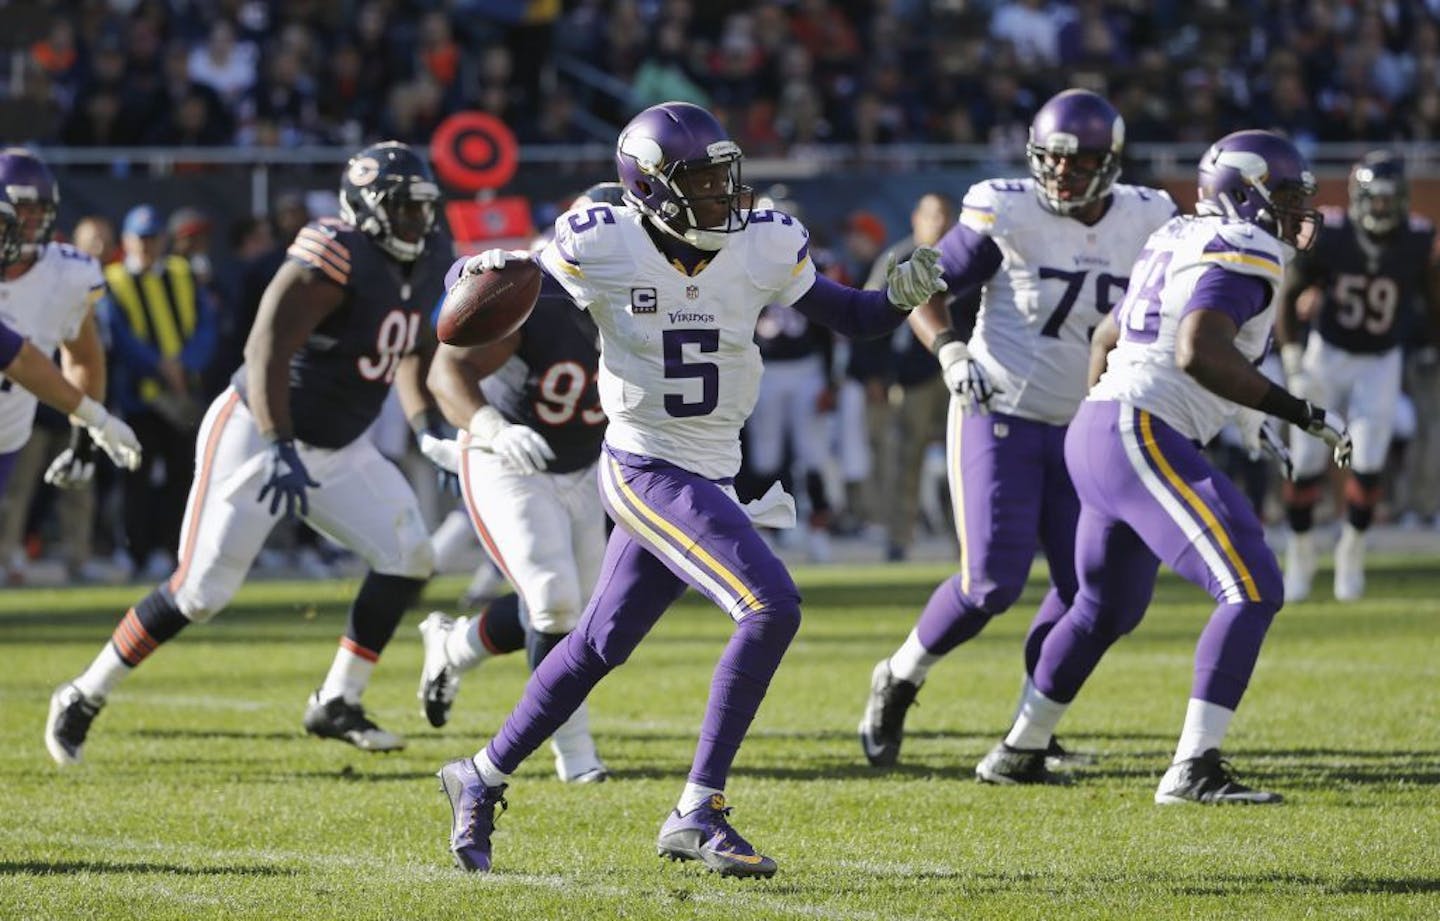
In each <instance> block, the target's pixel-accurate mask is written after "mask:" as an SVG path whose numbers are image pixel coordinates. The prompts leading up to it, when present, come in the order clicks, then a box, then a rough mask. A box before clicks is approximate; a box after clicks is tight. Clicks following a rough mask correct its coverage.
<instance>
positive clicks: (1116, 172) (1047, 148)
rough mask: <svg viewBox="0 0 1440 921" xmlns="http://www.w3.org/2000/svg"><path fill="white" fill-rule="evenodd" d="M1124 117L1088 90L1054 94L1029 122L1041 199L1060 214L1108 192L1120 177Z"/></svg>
mask: <svg viewBox="0 0 1440 921" xmlns="http://www.w3.org/2000/svg"><path fill="white" fill-rule="evenodd" d="M1124 147H1125V119H1123V118H1121V117H1120V113H1119V112H1117V111H1115V107H1114V106H1112V105H1111V104H1110V103H1108V102H1106V101H1105V98H1104V97H1103V96H1099V95H1097V94H1095V93H1092V92H1090V91H1089V90H1065V91H1064V92H1062V93H1057V94H1056V95H1055V96H1052V97H1051V98H1050V101H1049V102H1047V103H1045V104H1044V105H1043V106H1041V107H1040V111H1039V112H1036V113H1035V120H1034V121H1032V122H1031V123H1030V142H1029V143H1028V144H1026V145H1025V154H1026V156H1027V157H1029V159H1030V175H1031V176H1034V177H1035V186H1036V189H1037V190H1038V192H1039V193H1040V201H1041V202H1042V203H1044V205H1045V207H1047V208H1049V209H1050V210H1051V211H1054V212H1055V213H1056V214H1073V213H1074V212H1076V211H1079V210H1080V209H1082V208H1084V207H1085V206H1086V205H1090V204H1093V203H1095V202H1097V201H1099V200H1101V199H1102V198H1104V197H1105V196H1106V195H1109V194H1110V187H1111V186H1112V185H1114V184H1115V180H1116V179H1117V178H1119V176H1120V153H1121V151H1122V150H1123V149H1124Z"/></svg>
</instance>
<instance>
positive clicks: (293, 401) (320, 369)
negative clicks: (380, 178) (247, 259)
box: [232, 219, 453, 448]
mask: <svg viewBox="0 0 1440 921" xmlns="http://www.w3.org/2000/svg"><path fill="white" fill-rule="evenodd" d="M285 255H286V258H288V259H290V260H292V261H294V262H298V263H300V264H301V265H304V266H306V267H307V268H311V269H314V270H316V271H318V272H320V273H321V274H322V275H323V276H324V277H326V278H328V279H329V280H331V281H333V282H334V283H335V284H337V285H340V286H341V287H343V288H344V289H345V295H346V296H345V299H344V301H342V302H341V304H340V307H339V309H337V310H336V311H335V312H333V313H331V314H330V315H329V316H328V317H326V318H325V319H324V320H323V321H322V322H321V323H320V325H319V327H318V328H316V330H315V331H314V332H312V333H311V334H310V338H309V339H308V340H306V342H305V344H304V345H302V346H301V347H300V349H299V351H297V352H296V353H295V355H294V357H293V358H291V359H290V418H291V421H292V423H293V425H294V430H295V437H296V438H297V439H299V440H300V441H303V442H305V443H306V444H309V445H314V446H315V447H317V448H341V447H344V446H345V445H347V444H349V443H350V442H352V441H354V440H355V439H356V438H359V437H360V436H361V435H362V434H364V432H365V430H366V429H367V428H369V427H370V424H371V423H372V422H374V421H375V417H376V416H377V415H379V413H380V407H381V405H382V404H383V403H384V402H385V396H386V395H387V394H388V393H389V392H390V385H391V384H392V383H393V382H394V380H395V371H396V369H397V368H399V366H400V359H402V358H404V357H405V356H406V355H409V354H410V353H411V352H413V351H414V350H415V343H416V341H417V339H418V338H419V332H420V324H422V323H424V322H425V321H426V317H427V315H428V314H429V312H430V309H431V307H433V306H434V304H435V303H436V301H438V300H439V299H440V298H441V296H442V295H443V294H444V293H445V288H444V280H445V272H446V270H447V269H449V268H450V263H451V261H452V258H453V257H452V254H451V248H450V245H449V243H448V241H446V240H444V239H443V238H441V237H438V236H433V237H431V239H430V241H429V242H428V243H427V244H426V246H425V250H424V252H422V253H421V254H420V258H419V259H416V260H415V261H414V262H413V263H410V264H409V266H408V271H406V268H405V267H403V266H402V264H401V263H397V262H396V261H395V260H393V259H391V258H390V257H389V256H387V255H386V254H385V252H384V251H383V250H382V249H380V247H379V246H378V245H376V243H375V242H374V241H373V240H371V239H370V238H369V237H368V236H366V235H365V234H363V233H361V232H360V231H358V230H356V229H355V228H354V227H351V226H350V225H349V224H346V223H343V222H341V221H337V220H330V219H325V220H320V221H313V222H311V223H310V224H308V225H306V226H305V227H304V228H302V229H301V231H300V233H299V234H297V235H296V237H295V242H294V243H292V244H290V248H289V250H287V251H286V254H285ZM232 381H233V382H234V384H235V386H236V389H238V390H239V391H240V394H241V396H242V397H246V398H247V399H248V396H247V395H246V392H245V391H246V387H245V366H244V365H242V366H241V367H240V369H239V370H238V371H236V372H235V376H234V377H233V378H232Z"/></svg>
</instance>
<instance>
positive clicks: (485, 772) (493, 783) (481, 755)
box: [475, 748, 510, 787]
mask: <svg viewBox="0 0 1440 921" xmlns="http://www.w3.org/2000/svg"><path fill="white" fill-rule="evenodd" d="M475 770H476V772H477V773H479V775H480V782H481V783H483V784H485V786H487V787H498V786H500V785H501V784H502V783H509V782H510V775H509V774H506V773H505V772H504V771H502V770H500V769H499V768H497V767H496V766H495V765H494V763H492V762H491V761H490V751H489V749H488V748H482V749H480V750H479V751H478V752H476V753H475Z"/></svg>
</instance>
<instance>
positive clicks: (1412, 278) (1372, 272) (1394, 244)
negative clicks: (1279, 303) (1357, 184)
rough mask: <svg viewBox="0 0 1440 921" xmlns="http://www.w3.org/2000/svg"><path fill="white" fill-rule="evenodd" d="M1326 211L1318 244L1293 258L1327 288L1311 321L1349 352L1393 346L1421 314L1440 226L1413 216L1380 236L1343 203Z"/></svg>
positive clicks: (1305, 279) (1306, 280) (1310, 280)
mask: <svg viewBox="0 0 1440 921" xmlns="http://www.w3.org/2000/svg"><path fill="white" fill-rule="evenodd" d="M1324 214H1325V223H1324V225H1323V226H1322V227H1321V229H1320V236H1319V238H1318V239H1317V240H1316V242H1315V246H1314V247H1313V248H1311V249H1310V250H1309V251H1308V252H1304V253H1300V254H1298V256H1297V257H1296V259H1295V260H1294V271H1295V272H1296V274H1297V277H1298V278H1299V279H1300V280H1301V284H1302V285H1303V286H1305V287H1309V286H1311V285H1319V286H1320V287H1321V288H1322V289H1323V291H1324V295H1323V299H1322V301H1321V304H1320V312H1319V315H1318V317H1316V318H1315V319H1314V320H1312V321H1311V322H1312V324H1313V325H1314V326H1315V328H1316V329H1317V330H1319V332H1320V336H1321V338H1322V339H1324V340H1325V341H1326V342H1328V343H1330V344H1331V345H1334V346H1337V347H1339V348H1342V349H1344V350H1345V351H1347V352H1354V353H1357V354H1371V353H1375V352H1385V351H1388V350H1390V349H1392V348H1394V347H1395V346H1396V345H1398V344H1399V343H1400V342H1401V340H1402V337H1403V336H1404V335H1405V334H1406V332H1407V328H1408V326H1409V325H1411V324H1413V323H1414V318H1415V317H1416V316H1417V315H1418V314H1417V307H1418V306H1419V305H1418V304H1417V303H1416V301H1417V299H1418V298H1419V297H1421V296H1422V293H1423V292H1424V290H1425V276H1426V273H1427V272H1428V271H1429V267H1430V263H1431V249H1432V247H1433V246H1434V243H1435V227H1434V225H1433V224H1431V223H1430V222H1429V221H1428V220H1426V219H1425V218H1422V217H1419V216H1412V217H1411V218H1410V221H1409V223H1408V224H1407V225H1406V226H1405V227H1402V228H1400V229H1399V230H1397V231H1395V233H1393V234H1391V235H1390V237H1388V238H1382V239H1378V240H1377V239H1375V238H1372V237H1369V236H1367V235H1366V234H1364V233H1362V232H1361V230H1360V228H1358V227H1356V226H1355V225H1354V224H1353V223H1351V221H1350V218H1349V216H1348V215H1347V214H1346V213H1345V212H1344V211H1342V210H1340V209H1334V208H1326V209H1324Z"/></svg>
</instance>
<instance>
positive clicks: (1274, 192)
mask: <svg viewBox="0 0 1440 921" xmlns="http://www.w3.org/2000/svg"><path fill="white" fill-rule="evenodd" d="M1314 195H1315V176H1314V175H1313V174H1312V173H1311V172H1310V165H1309V164H1308V163H1307V162H1306V160H1305V157H1304V155H1302V154H1301V153H1300V151H1299V150H1297V149H1296V148H1295V145H1294V144H1292V143H1290V142H1289V141H1288V140H1286V139H1285V138H1283V137H1281V136H1280V135H1278V134H1275V133H1274V132H1273V131H1258V130H1249V131H1236V132H1234V133H1233V134H1227V135H1226V136H1225V137H1223V138H1221V139H1220V140H1218V141H1216V142H1215V143H1214V144H1212V145H1210V149H1209V150H1207V151H1206V152H1205V156H1203V157H1201V158H1200V200H1199V202H1198V204H1197V205H1196V212H1197V213H1199V214H1216V215H1221V216H1224V217H1228V218H1231V219H1232V220H1240V221H1247V222H1249V223H1251V224H1254V225H1256V226H1257V227H1260V228H1261V229H1262V230H1265V231H1267V232H1268V233H1270V234H1273V235H1274V236H1275V237H1276V238H1278V239H1279V240H1281V241H1282V242H1285V243H1288V244H1290V245H1291V246H1293V247H1295V248H1296V249H1300V250H1304V249H1309V248H1310V246H1312V245H1313V244H1314V242H1315V237H1316V232H1317V231H1318V229H1319V226H1320V212H1319V211H1317V210H1315V208H1314V207H1312V201H1311V199H1312V198H1313V197H1314Z"/></svg>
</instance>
